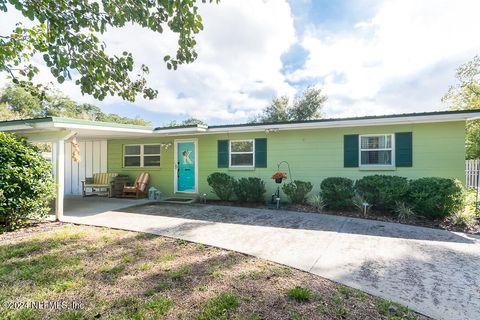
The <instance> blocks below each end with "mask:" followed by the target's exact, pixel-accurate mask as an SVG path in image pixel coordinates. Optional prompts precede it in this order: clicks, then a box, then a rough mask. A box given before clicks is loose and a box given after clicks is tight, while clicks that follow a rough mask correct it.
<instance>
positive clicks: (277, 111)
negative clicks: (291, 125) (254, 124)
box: [258, 96, 290, 123]
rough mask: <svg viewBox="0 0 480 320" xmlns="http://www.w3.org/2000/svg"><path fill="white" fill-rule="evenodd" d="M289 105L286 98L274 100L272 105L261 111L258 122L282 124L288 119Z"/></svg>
mask: <svg viewBox="0 0 480 320" xmlns="http://www.w3.org/2000/svg"><path fill="white" fill-rule="evenodd" d="M289 103H290V101H289V99H288V97H287V96H282V97H280V98H274V99H273V100H272V103H271V104H270V105H269V106H268V107H266V108H265V109H264V110H263V113H262V115H261V116H260V117H259V118H258V122H263V123H267V122H284V121H288V120H289V119H290V117H289V114H288V113H289V112H288V104H289Z"/></svg>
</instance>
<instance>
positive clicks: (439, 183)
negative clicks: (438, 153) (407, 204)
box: [408, 177, 465, 218]
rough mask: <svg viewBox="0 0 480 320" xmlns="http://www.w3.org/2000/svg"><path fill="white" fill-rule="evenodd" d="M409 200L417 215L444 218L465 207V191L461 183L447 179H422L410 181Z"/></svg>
mask: <svg viewBox="0 0 480 320" xmlns="http://www.w3.org/2000/svg"><path fill="white" fill-rule="evenodd" d="M408 198H409V200H410V201H411V204H412V205H413V208H414V210H415V212H416V213H418V214H420V215H423V216H425V217H428V218H443V217H446V216H449V215H453V214H455V213H456V212H458V211H461V210H462V209H463V207H464V206H465V190H464V188H463V186H462V184H461V182H460V181H458V180H456V179H447V178H436V177H430V178H420V179H416V180H412V181H410V191H409V194H408Z"/></svg>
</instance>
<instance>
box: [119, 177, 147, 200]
mask: <svg viewBox="0 0 480 320" xmlns="http://www.w3.org/2000/svg"><path fill="white" fill-rule="evenodd" d="M148 178H149V174H148V173H147V172H142V173H140V175H139V176H138V177H137V179H135V183H134V184H133V185H132V186H128V185H127V184H125V185H124V186H123V197H126V198H137V199H138V198H140V196H142V197H146V196H147V185H148Z"/></svg>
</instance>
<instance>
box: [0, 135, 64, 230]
mask: <svg viewBox="0 0 480 320" xmlns="http://www.w3.org/2000/svg"><path fill="white" fill-rule="evenodd" d="M0 164H1V166H0V225H3V227H4V228H6V229H15V228H17V227H19V226H21V225H22V224H23V223H24V222H26V220H28V219H41V218H45V217H46V216H47V214H48V213H49V211H50V207H49V202H50V200H51V199H52V198H53V197H54V191H55V188H54V181H53V176H52V165H51V164H50V163H49V162H48V161H47V160H46V159H45V158H44V157H43V156H42V155H41V153H40V150H39V149H38V148H37V147H36V146H34V145H32V144H30V143H28V142H27V141H26V140H25V139H17V138H16V137H14V136H13V135H12V134H6V133H4V132H0Z"/></svg>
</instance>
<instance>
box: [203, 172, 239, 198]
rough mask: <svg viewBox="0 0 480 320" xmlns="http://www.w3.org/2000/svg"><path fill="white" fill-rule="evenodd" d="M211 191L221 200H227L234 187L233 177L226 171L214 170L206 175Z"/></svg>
mask: <svg viewBox="0 0 480 320" xmlns="http://www.w3.org/2000/svg"><path fill="white" fill-rule="evenodd" d="M207 182H208V185H209V186H210V187H211V188H212V192H213V193H215V194H216V195H217V197H218V198H219V199H220V200H222V201H228V200H230V198H231V197H232V194H233V191H234V189H235V179H234V178H233V177H231V176H229V175H228V174H226V173H222V172H214V173H212V174H211V175H209V176H208V177H207Z"/></svg>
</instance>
